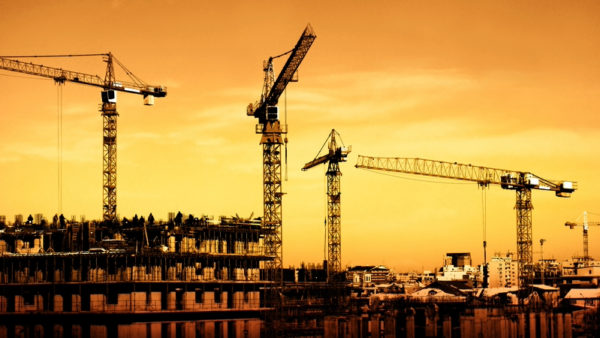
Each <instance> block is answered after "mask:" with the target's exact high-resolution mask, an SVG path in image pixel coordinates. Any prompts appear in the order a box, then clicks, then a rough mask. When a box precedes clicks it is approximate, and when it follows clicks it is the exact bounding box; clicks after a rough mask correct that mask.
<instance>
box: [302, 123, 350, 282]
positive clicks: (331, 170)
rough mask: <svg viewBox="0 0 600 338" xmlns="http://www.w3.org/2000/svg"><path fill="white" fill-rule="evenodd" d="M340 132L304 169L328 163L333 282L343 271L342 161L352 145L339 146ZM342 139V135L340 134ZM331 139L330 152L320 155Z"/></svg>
mask: <svg viewBox="0 0 600 338" xmlns="http://www.w3.org/2000/svg"><path fill="white" fill-rule="evenodd" d="M336 134H337V135H338V136H339V134H338V133H337V132H336V131H335V129H332V130H331V133H330V134H329V136H328V137H327V139H326V140H325V143H324V144H323V146H322V147H321V149H320V150H319V153H317V156H315V159H314V160H312V161H310V162H308V163H306V164H305V165H304V167H303V168H302V170H308V169H310V168H313V167H316V166H318V165H319V164H325V163H327V172H326V173H325V175H326V176H327V231H326V233H327V280H328V281H329V282H333V281H334V279H335V276H336V275H337V274H339V273H340V272H341V271H342V230H341V225H342V224H341V215H342V213H341V200H340V197H341V189H340V178H341V176H342V172H341V171H340V164H339V163H340V162H346V159H347V157H348V154H349V153H350V151H352V147H351V146H349V147H344V146H343V143H342V146H338V145H337V142H336V140H335V135H336ZM340 140H341V136H340ZM327 141H329V145H328V149H329V151H328V153H327V154H325V155H322V156H320V157H319V154H320V153H321V151H322V150H323V148H324V147H325V144H326V143H327Z"/></svg>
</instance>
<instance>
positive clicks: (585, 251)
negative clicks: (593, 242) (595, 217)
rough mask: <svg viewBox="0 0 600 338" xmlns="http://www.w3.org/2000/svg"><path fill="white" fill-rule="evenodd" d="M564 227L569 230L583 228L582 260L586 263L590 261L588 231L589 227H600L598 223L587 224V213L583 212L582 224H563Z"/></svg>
mask: <svg viewBox="0 0 600 338" xmlns="http://www.w3.org/2000/svg"><path fill="white" fill-rule="evenodd" d="M565 226H568V227H569V228H571V229H573V228H575V227H576V226H581V227H583V260H584V261H586V262H588V261H589V260H590V252H589V237H588V231H589V228H590V226H600V222H589V221H588V214H587V211H584V212H583V223H575V222H565Z"/></svg>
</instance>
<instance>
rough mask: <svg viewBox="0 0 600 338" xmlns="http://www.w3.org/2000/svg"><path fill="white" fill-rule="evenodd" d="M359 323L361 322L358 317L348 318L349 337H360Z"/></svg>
mask: <svg viewBox="0 0 600 338" xmlns="http://www.w3.org/2000/svg"><path fill="white" fill-rule="evenodd" d="M360 324H361V320H360V317H357V316H352V317H350V318H349V319H348V336H349V337H350V338H360V337H361V329H360ZM325 336H326V335H325Z"/></svg>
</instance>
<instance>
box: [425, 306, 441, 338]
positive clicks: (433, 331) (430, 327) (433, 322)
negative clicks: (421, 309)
mask: <svg viewBox="0 0 600 338" xmlns="http://www.w3.org/2000/svg"><path fill="white" fill-rule="evenodd" d="M437 319H438V309H437V306H435V307H433V308H431V309H427V310H426V311H425V336H427V337H437Z"/></svg>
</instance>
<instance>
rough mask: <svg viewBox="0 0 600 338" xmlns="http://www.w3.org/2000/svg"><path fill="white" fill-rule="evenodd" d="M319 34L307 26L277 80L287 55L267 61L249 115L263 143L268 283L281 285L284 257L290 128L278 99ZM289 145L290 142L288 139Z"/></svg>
mask: <svg viewBox="0 0 600 338" xmlns="http://www.w3.org/2000/svg"><path fill="white" fill-rule="evenodd" d="M315 38H316V35H315V33H314V31H313V29H312V27H311V26H310V25H308V26H307V27H306V28H305V29H304V31H303V32H302V35H301V36H300V39H299V40H298V42H297V43H296V46H295V47H294V48H293V49H292V50H291V51H290V52H288V53H289V54H290V56H289V57H288V59H287V61H286V63H285V65H284V66H283V68H282V70H281V72H280V73H279V75H278V77H277V80H274V79H275V76H274V71H273V59H274V58H276V57H279V56H284V55H287V54H288V53H284V54H282V55H279V56H276V57H270V58H269V60H268V61H266V62H264V65H263V70H264V72H265V78H264V84H263V89H262V93H261V97H260V100H259V101H258V102H256V103H254V104H252V103H251V104H249V105H248V107H247V109H246V113H247V115H248V116H253V117H255V118H257V119H258V124H257V125H256V133H257V134H261V135H262V137H261V140H260V144H261V145H262V150H263V156H262V158H263V160H262V163H263V212H264V214H263V219H262V223H263V224H262V226H263V231H264V233H265V238H264V245H265V254H266V255H267V256H270V257H273V260H272V261H269V262H267V263H266V266H265V271H266V273H267V279H268V280H274V281H279V282H281V281H282V280H283V279H282V276H281V269H282V267H283V257H282V247H281V245H282V233H281V226H282V207H281V202H282V196H283V191H282V186H281V145H282V144H284V139H283V138H282V135H285V134H287V125H283V126H282V125H281V122H280V120H279V107H278V106H277V103H278V100H279V97H280V96H281V94H282V93H283V91H284V90H285V88H286V86H287V84H288V83H289V82H290V81H292V80H293V76H294V74H295V73H296V71H297V70H298V67H299V66H300V63H302V60H303V59H304V57H305V56H306V53H307V52H308V50H309V49H310V46H311V45H312V43H313V41H314V40H315ZM285 141H286V142H287V139H286V140H285Z"/></svg>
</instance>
